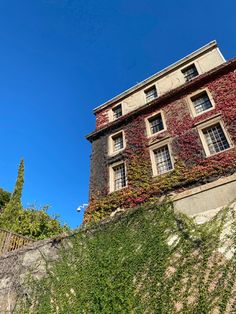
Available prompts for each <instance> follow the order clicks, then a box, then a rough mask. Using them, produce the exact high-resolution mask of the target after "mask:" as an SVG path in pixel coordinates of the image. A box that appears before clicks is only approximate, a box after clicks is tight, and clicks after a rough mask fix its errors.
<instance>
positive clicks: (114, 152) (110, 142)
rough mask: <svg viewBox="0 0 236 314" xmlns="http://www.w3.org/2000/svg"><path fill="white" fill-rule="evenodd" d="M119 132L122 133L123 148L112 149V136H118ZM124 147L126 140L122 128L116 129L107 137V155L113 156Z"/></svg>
mask: <svg viewBox="0 0 236 314" xmlns="http://www.w3.org/2000/svg"><path fill="white" fill-rule="evenodd" d="M119 134H121V135H122V138H123V148H121V149H118V150H114V145H113V138H114V137H116V136H118V135H119ZM125 148H126V140H125V132H124V131H123V130H121V131H118V132H116V133H113V134H111V135H110V136H109V137H108V155H109V156H114V155H116V154H119V153H120V152H122V151H123V150H124V149H125Z"/></svg>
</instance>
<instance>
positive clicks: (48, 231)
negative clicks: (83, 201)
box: [0, 160, 69, 239]
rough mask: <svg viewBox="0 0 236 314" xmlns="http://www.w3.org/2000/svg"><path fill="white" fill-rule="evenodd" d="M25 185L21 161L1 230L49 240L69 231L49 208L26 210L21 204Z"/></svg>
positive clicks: (2, 217) (3, 216) (3, 212)
mask: <svg viewBox="0 0 236 314" xmlns="http://www.w3.org/2000/svg"><path fill="white" fill-rule="evenodd" d="M23 185H24V161H23V160H21V162H20V165H19V168H18V176H17V180H16V184H15V188H14V190H13V193H12V194H11V197H10V200H9V202H8V203H6V205H5V207H4V208H3V210H2V212H1V213H0V228H4V229H7V230H9V231H14V232H17V233H19V234H22V235H24V236H28V237H31V238H34V239H44V238H48V237H51V236H54V235H57V234H60V233H63V232H66V231H68V230H69V228H68V227H67V226H63V225H62V224H61V223H60V221H59V220H58V217H51V216H49V215H48V214H47V210H48V206H45V207H43V208H42V209H40V210H38V209H36V208H35V207H30V208H26V209H24V208H23V206H22V203H21V197H22V191H23Z"/></svg>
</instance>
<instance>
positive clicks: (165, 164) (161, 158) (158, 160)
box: [153, 145, 173, 174]
mask: <svg viewBox="0 0 236 314" xmlns="http://www.w3.org/2000/svg"><path fill="white" fill-rule="evenodd" d="M153 154H154V160H155V166H156V174H163V173H165V172H168V171H170V170H172V169H173V165H172V161H171V157H170V152H169V147H168V145H165V146H162V147H159V148H157V149H155V150H153Z"/></svg>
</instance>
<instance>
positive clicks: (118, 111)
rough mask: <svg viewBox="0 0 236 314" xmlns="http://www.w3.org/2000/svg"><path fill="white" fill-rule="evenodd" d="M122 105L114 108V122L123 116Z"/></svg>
mask: <svg viewBox="0 0 236 314" xmlns="http://www.w3.org/2000/svg"><path fill="white" fill-rule="evenodd" d="M122 114H123V113H122V105H121V104H119V105H117V106H115V107H114V108H112V118H113V120H116V119H118V118H119V117H121V116H122Z"/></svg>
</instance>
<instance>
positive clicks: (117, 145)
mask: <svg viewBox="0 0 236 314" xmlns="http://www.w3.org/2000/svg"><path fill="white" fill-rule="evenodd" d="M112 140H113V150H114V151H117V150H120V149H122V148H123V147H124V142H123V136H122V134H119V135H117V136H114V137H113V138H112Z"/></svg>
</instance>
